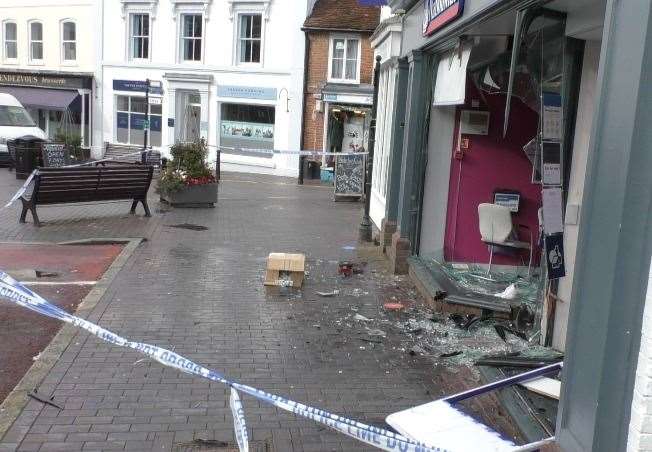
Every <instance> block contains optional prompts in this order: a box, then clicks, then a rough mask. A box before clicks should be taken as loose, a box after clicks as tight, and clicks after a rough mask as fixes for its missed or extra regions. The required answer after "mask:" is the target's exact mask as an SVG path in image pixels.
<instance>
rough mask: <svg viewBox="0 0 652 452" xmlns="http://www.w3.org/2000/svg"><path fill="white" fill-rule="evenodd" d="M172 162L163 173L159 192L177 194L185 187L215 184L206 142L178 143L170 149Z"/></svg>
mask: <svg viewBox="0 0 652 452" xmlns="http://www.w3.org/2000/svg"><path fill="white" fill-rule="evenodd" d="M170 151H171V153H172V160H171V161H170V162H168V164H167V167H166V168H165V169H164V170H163V171H162V172H161V179H160V180H159V190H161V191H165V192H175V191H179V190H181V189H183V188H184V187H189V186H194V185H206V184H211V183H214V182H215V176H214V175H213V173H212V171H211V170H210V168H209V167H208V165H207V164H206V155H207V153H208V150H207V146H206V142H205V141H204V140H199V141H197V142H195V143H177V144H175V145H174V146H172V148H171V149H170Z"/></svg>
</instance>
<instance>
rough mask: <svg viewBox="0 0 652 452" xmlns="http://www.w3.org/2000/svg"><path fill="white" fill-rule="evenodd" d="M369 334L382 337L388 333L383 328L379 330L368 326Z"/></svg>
mask: <svg viewBox="0 0 652 452" xmlns="http://www.w3.org/2000/svg"><path fill="white" fill-rule="evenodd" d="M367 334H368V335H369V336H380V337H386V336H387V333H385V332H384V331H383V330H379V329H377V328H367Z"/></svg>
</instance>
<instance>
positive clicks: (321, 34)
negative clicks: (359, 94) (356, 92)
mask: <svg viewBox="0 0 652 452" xmlns="http://www.w3.org/2000/svg"><path fill="white" fill-rule="evenodd" d="M307 35H308V54H309V55H308V62H307V65H306V71H307V78H306V89H305V93H304V100H303V101H304V107H303V108H304V110H303V148H304V149H310V150H320V151H321V150H323V139H324V113H323V112H322V113H319V112H316V111H315V104H316V100H317V98H318V97H319V96H320V95H321V89H322V87H323V86H324V85H325V84H326V83H327V81H328V51H329V45H330V35H331V33H330V32H328V31H309V32H307ZM369 36H370V34H369V33H364V34H361V39H362V42H361V49H362V55H361V62H360V82H361V83H371V82H372V77H373V64H374V54H373V50H372V49H371V44H370V43H369Z"/></svg>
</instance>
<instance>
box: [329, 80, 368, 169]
mask: <svg viewBox="0 0 652 452" xmlns="http://www.w3.org/2000/svg"><path fill="white" fill-rule="evenodd" d="M321 98H322V102H323V109H324V149H326V151H327V152H334V153H339V152H365V150H366V149H367V148H368V144H369V122H370V120H371V104H372V101H373V87H372V86H371V85H365V84H361V85H355V86H346V85H341V84H334V83H327V84H326V85H325V86H324V88H323V89H322V93H321ZM321 168H322V172H323V173H324V174H326V175H327V176H326V177H327V178H328V179H330V178H331V177H332V175H333V172H334V168H335V157H334V156H322V160H321Z"/></svg>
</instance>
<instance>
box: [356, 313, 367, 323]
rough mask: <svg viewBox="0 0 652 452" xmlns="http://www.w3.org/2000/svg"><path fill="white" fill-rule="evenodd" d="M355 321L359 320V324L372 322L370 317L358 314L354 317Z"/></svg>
mask: <svg viewBox="0 0 652 452" xmlns="http://www.w3.org/2000/svg"><path fill="white" fill-rule="evenodd" d="M353 319H354V320H357V321H359V322H371V319H370V318H368V317H365V316H363V315H362V314H356V315H354V316H353Z"/></svg>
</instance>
